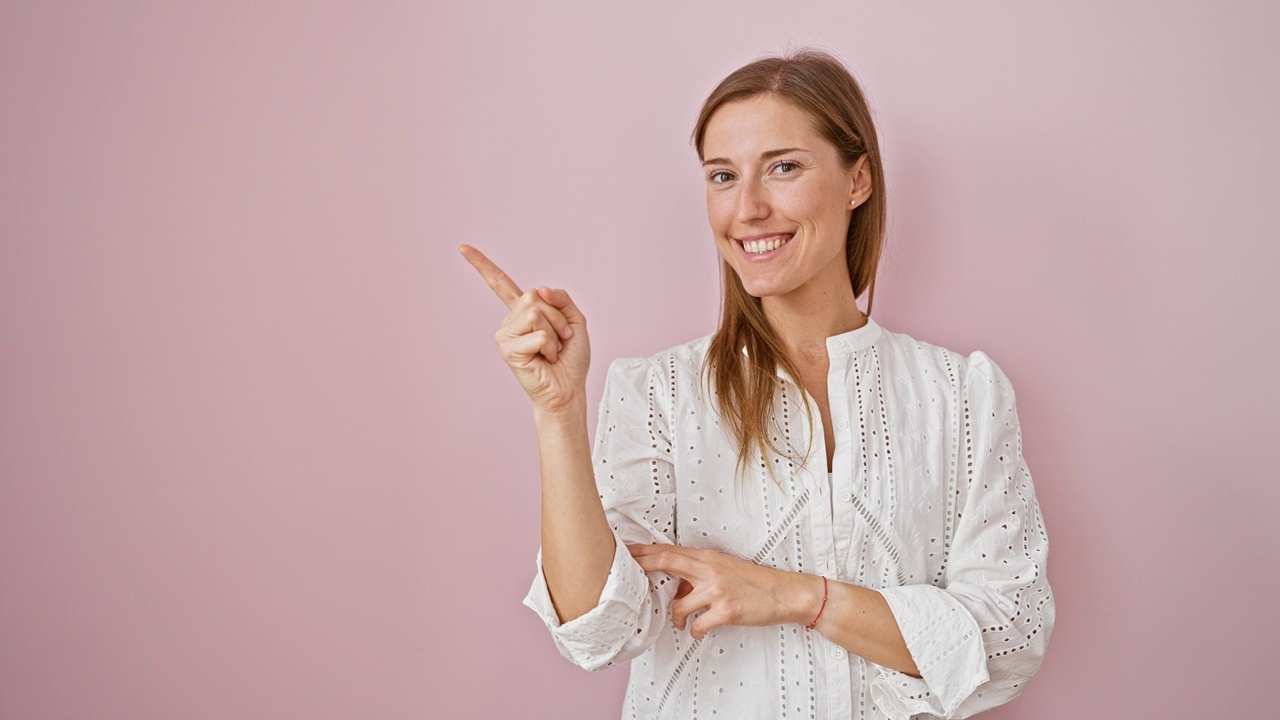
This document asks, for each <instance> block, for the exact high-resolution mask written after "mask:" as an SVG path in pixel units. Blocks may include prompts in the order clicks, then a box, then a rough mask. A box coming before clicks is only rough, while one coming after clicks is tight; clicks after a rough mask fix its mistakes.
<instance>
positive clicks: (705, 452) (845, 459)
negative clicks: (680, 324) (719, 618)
mask: <svg viewBox="0 0 1280 720" xmlns="http://www.w3.org/2000/svg"><path fill="white" fill-rule="evenodd" d="M709 341H710V338H709V337H703V338H699V339H698V340H694V341H692V342H690V343H686V344H684V345H680V346H678V347H675V348H672V349H670V350H668V351H666V352H663V353H660V354H658V355H655V356H653V357H649V358H628V359H620V360H617V361H615V362H614V363H613V364H612V365H611V366H610V367H609V372H608V377H607V380H606V382H605V390H604V396H603V399H602V400H601V404H600V417H599V423H598V427H597V433H596V438H595V443H594V447H593V462H594V465H595V474H596V481H597V484H598V486H599V490H600V495H601V499H602V501H603V503H604V507H605V510H606V512H607V515H608V519H609V522H610V524H611V525H612V527H613V530H614V534H615V536H616V537H617V541H618V548H617V552H616V553H615V556H614V561H613V567H612V570H611V572H610V575H609V579H608V581H607V584H606V586H605V588H604V591H603V593H602V595H601V598H600V603H599V605H597V606H596V607H595V608H594V609H593V610H591V611H590V612H588V613H587V614H585V615H583V616H581V617H579V618H576V619H574V620H572V621H570V622H567V623H563V624H562V623H561V622H560V621H559V618H558V617H557V615H556V612H555V609H554V608H553V606H552V604H551V599H550V596H549V594H548V591H547V588H546V582H545V580H544V578H543V576H542V571H541V556H540V555H539V562H538V574H537V576H536V577H535V579H534V582H533V586H532V588H531V589H530V591H529V595H528V597H527V598H526V599H525V604H526V605H528V606H529V607H530V608H532V609H533V610H534V611H535V612H537V613H538V615H539V616H540V617H541V618H542V620H543V621H544V622H545V623H546V625H547V627H548V628H549V629H550V630H551V635H552V638H553V639H554V641H555V644H556V646H557V647H558V648H559V650H560V652H561V653H562V654H563V655H564V656H565V657H566V658H568V659H569V660H570V661H572V662H574V663H575V664H577V665H579V666H581V667H583V668H586V669H589V670H596V669H601V668H605V667H611V666H613V665H615V664H618V663H622V662H626V661H628V660H630V661H631V679H630V683H629V685H628V688H627V694H626V698H625V700H624V704H623V713H622V715H623V717H625V718H657V717H671V718H712V717H719V718H811V719H812V718H855V717H856V718H907V717H932V716H941V717H967V716H969V715H972V714H974V713H976V712H979V711H982V710H985V709H988V708H991V707H994V706H996V705H1000V704H1002V703H1004V702H1006V701H1008V700H1010V699H1011V698H1013V697H1014V696H1016V695H1017V694H1018V693H1019V692H1020V691H1021V690H1022V688H1023V687H1024V686H1025V684H1026V683H1027V681H1028V680H1029V679H1030V678H1031V676H1032V675H1034V674H1035V672H1036V670H1037V669H1038V668H1039V666H1040V662H1041V659H1042V657H1043V655H1044V651H1045V647H1046V645H1047V643H1048V640H1049V634H1050V631H1051V629H1052V627H1053V618H1054V603H1053V595H1052V592H1051V590H1050V588H1049V584H1048V581H1047V580H1046V577H1045V563H1046V560H1047V555H1048V536H1047V535H1046V533H1045V527H1044V522H1043V519H1042V517H1041V514H1040V509H1039V506H1038V504H1037V502H1036V498H1035V492H1034V488H1033V486H1032V482H1031V475H1030V472H1029V471H1028V468H1027V465H1026V462H1025V461H1024V460H1023V457H1022V447H1021V434H1020V429H1019V424H1018V416H1017V411H1016V409H1015V405H1014V393H1013V388H1012V387H1011V386H1010V383H1009V380H1008V378H1007V377H1005V375H1004V373H1003V372H1001V370H1000V369H999V368H998V367H997V366H996V364H995V363H994V362H992V361H991V359H990V358H989V357H987V356H986V355H985V354H984V353H982V352H975V353H973V354H972V355H970V356H968V357H965V356H963V355H960V354H957V353H954V352H952V351H950V350H946V349H944V348H940V347H937V346H935V345H930V344H928V343H924V342H921V341H917V340H915V339H913V338H911V337H908V336H907V335H904V334H901V333H894V332H890V331H888V330H885V329H883V328H881V327H880V326H879V325H878V324H876V323H875V322H874V321H870V320H869V321H868V323H867V324H866V325H864V326H863V327H861V328H858V329H857V330H853V331H851V332H848V333H844V334H841V335H836V336H833V337H830V338H828V339H827V352H828V355H829V357H830V361H831V366H830V374H829V375H828V394H829V398H830V406H831V422H832V423H833V424H834V426H835V428H834V433H835V443H836V447H835V451H834V458H833V463H832V473H831V474H830V475H828V473H827V468H826V463H825V460H826V450H825V440H824V434H823V432H822V429H821V426H820V423H821V419H820V418H819V416H818V413H817V407H816V405H813V416H812V423H811V422H810V419H809V416H808V414H807V413H806V411H805V402H806V400H805V398H806V397H807V395H806V394H805V391H804V390H803V389H802V388H801V387H800V386H799V385H798V384H797V383H796V382H795V381H794V380H792V379H790V378H789V377H787V376H786V375H785V373H783V372H781V371H779V374H778V385H777V394H776V396H775V406H774V407H775V412H774V433H775V434H774V437H775V438H776V439H777V443H778V444H779V445H780V446H781V447H784V448H788V447H789V448H793V449H794V451H793V455H794V457H793V458H792V459H788V458H787V457H785V456H779V455H774V454H772V453H770V454H767V455H765V456H757V457H756V458H755V459H754V462H753V464H752V468H751V470H750V472H749V473H748V474H747V475H746V476H745V477H743V478H740V479H737V480H735V463H736V460H737V445H736V443H735V442H734V441H733V440H732V438H731V437H730V436H729V434H728V432H727V431H726V430H724V429H723V428H721V426H720V423H719V420H718V417H719V415H718V412H717V410H716V407H715V404H714V402H712V398H710V397H708V395H707V394H706V392H705V384H704V382H703V376H702V369H703V360H704V358H705V356H706V351H707V347H708V344H709ZM810 441H812V447H809V443H810ZM806 449H808V455H807V459H805V460H804V461H803V462H801V461H800V459H801V458H804V457H805V451H806ZM768 466H772V468H773V470H774V474H775V475H776V480H775V479H774V478H772V477H771V476H770V474H769V473H768V472H766V470H765V468H766V467H768ZM628 543H674V544H677V545H684V546H689V547H702V548H711V549H714V550H719V551H721V552H725V553H729V554H732V555H735V556H737V557H741V558H745V559H747V560H751V561H753V562H756V563H758V564H762V565H766V566H769V567H775V568H779V569H783V570H792V571H797V572H804V573H811V574H815V575H826V576H827V577H828V578H830V579H832V580H838V581H841V582H848V583H854V584H857V585H861V586H864V587H869V588H872V589H875V590H878V591H880V592H881V593H882V594H883V595H884V597H885V599H886V600H887V601H888V604H889V607H890V608H891V609H892V611H893V614H894V617H895V618H896V620H897V622H898V625H899V627H900V628H901V630H902V634H903V637H904V639H905V640H906V642H907V647H908V649H909V650H910V651H911V655H912V657H913V658H914V660H915V662H916V665H917V667H918V668H919V669H920V671H921V674H922V676H923V677H922V678H914V677H911V676H908V675H905V674H903V673H900V672H897V671H894V670H890V669H887V668H883V667H880V666H878V665H875V664H873V663H870V662H867V661H865V660H863V659H862V658H860V657H858V656H855V655H852V654H851V653H848V652H847V651H845V650H844V649H843V648H841V647H839V646H838V645H836V644H835V643H833V642H831V641H830V640H828V639H827V638H826V637H825V636H823V635H821V634H820V633H818V632H816V631H810V630H806V629H805V628H804V627H803V626H801V625H798V624H788V625H777V626H771V627H736V626H734V627H721V628H717V629H715V630H712V631H711V632H710V633H708V635H707V636H706V638H704V639H703V640H701V641H697V640H694V639H693V638H692V637H691V636H690V635H689V632H688V630H683V631H682V630H677V629H676V628H675V627H674V626H673V625H672V623H671V618H670V604H671V602H672V599H673V596H674V594H675V590H676V587H677V585H678V581H677V580H674V579H672V578H671V577H670V576H668V575H666V574H665V573H658V572H655V573H653V574H652V575H646V574H645V573H644V571H643V570H642V569H641V568H640V566H639V565H638V564H637V563H636V562H635V560H634V559H633V558H632V557H631V556H630V554H629V553H628V552H627V550H626V547H625V546H626V544H628Z"/></svg>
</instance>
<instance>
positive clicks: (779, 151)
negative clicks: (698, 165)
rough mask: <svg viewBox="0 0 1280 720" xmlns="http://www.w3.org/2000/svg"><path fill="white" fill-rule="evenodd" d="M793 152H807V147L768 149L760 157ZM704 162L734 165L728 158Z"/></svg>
mask: <svg viewBox="0 0 1280 720" xmlns="http://www.w3.org/2000/svg"><path fill="white" fill-rule="evenodd" d="M793 152H805V149H804V148H798V147H792V148H779V149H777V150H766V151H764V152H762V153H760V159H761V160H768V159H769V158H775V157H778V156H779V155H786V154H787V153H793ZM702 164H703V166H704V167H705V166H707V165H732V164H733V163H731V162H729V160H728V159H727V158H711V159H710V160H703V161H702Z"/></svg>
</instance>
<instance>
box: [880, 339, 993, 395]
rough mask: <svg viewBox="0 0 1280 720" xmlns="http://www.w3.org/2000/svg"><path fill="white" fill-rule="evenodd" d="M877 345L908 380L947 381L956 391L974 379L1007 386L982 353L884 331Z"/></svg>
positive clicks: (986, 355) (989, 360) (991, 361)
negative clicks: (904, 373)
mask: <svg viewBox="0 0 1280 720" xmlns="http://www.w3.org/2000/svg"><path fill="white" fill-rule="evenodd" d="M876 345H877V346H879V347H882V348H883V352H884V353H885V354H886V355H889V356H890V357H891V358H892V361H893V362H895V363H897V364H900V365H901V366H902V367H903V369H904V370H906V371H907V374H908V377H911V378H916V379H923V378H926V377H929V376H934V377H940V378H947V379H948V380H949V381H950V383H951V384H952V385H953V386H955V387H957V388H960V387H964V386H966V385H968V384H969V382H970V381H971V378H974V377H982V378H985V379H986V380H988V381H991V382H997V383H1000V384H1002V385H1008V378H1007V377H1006V376H1005V374H1004V372H1003V371H1002V370H1001V369H1000V366H999V365H997V364H996V362H995V361H994V360H992V359H991V356H990V355H988V354H987V353H986V352H984V351H982V350H974V351H972V352H970V353H969V354H967V355H966V354H964V353H960V352H957V351H955V350H952V349H951V348H948V347H943V346H942V345H938V344H935V343H931V342H929V341H926V340H921V339H918V338H916V337H913V336H911V335H908V334H907V333H903V332H895V331H891V330H888V329H887V328H885V329H883V330H882V332H881V335H880V338H879V341H878V342H877V343H876Z"/></svg>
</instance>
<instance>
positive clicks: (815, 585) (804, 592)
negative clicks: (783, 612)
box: [787, 573, 827, 625]
mask: <svg viewBox="0 0 1280 720" xmlns="http://www.w3.org/2000/svg"><path fill="white" fill-rule="evenodd" d="M793 576H794V577H793V578H792V588H791V592H790V598H789V599H788V606H789V611H788V617H787V621H788V622H793V623H796V624H798V625H809V624H810V623H812V622H813V621H814V620H815V619H817V617H818V615H819V614H820V613H822V612H823V607H822V606H823V602H824V598H825V597H826V595H827V593H826V592H825V586H826V582H825V581H824V580H823V578H822V576H821V575H809V574H807V573H793Z"/></svg>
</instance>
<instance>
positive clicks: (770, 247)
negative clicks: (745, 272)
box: [737, 233, 795, 260]
mask: <svg viewBox="0 0 1280 720" xmlns="http://www.w3.org/2000/svg"><path fill="white" fill-rule="evenodd" d="M793 237H795V233H767V234H762V235H749V236H747V237H741V238H737V241H738V246H739V247H741V248H742V251H743V253H744V254H745V255H746V256H747V257H749V258H751V259H753V260H763V259H765V258H769V257H772V256H773V255H775V254H777V253H778V251H780V250H782V248H784V247H786V246H787V243H789V242H791V238H793Z"/></svg>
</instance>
